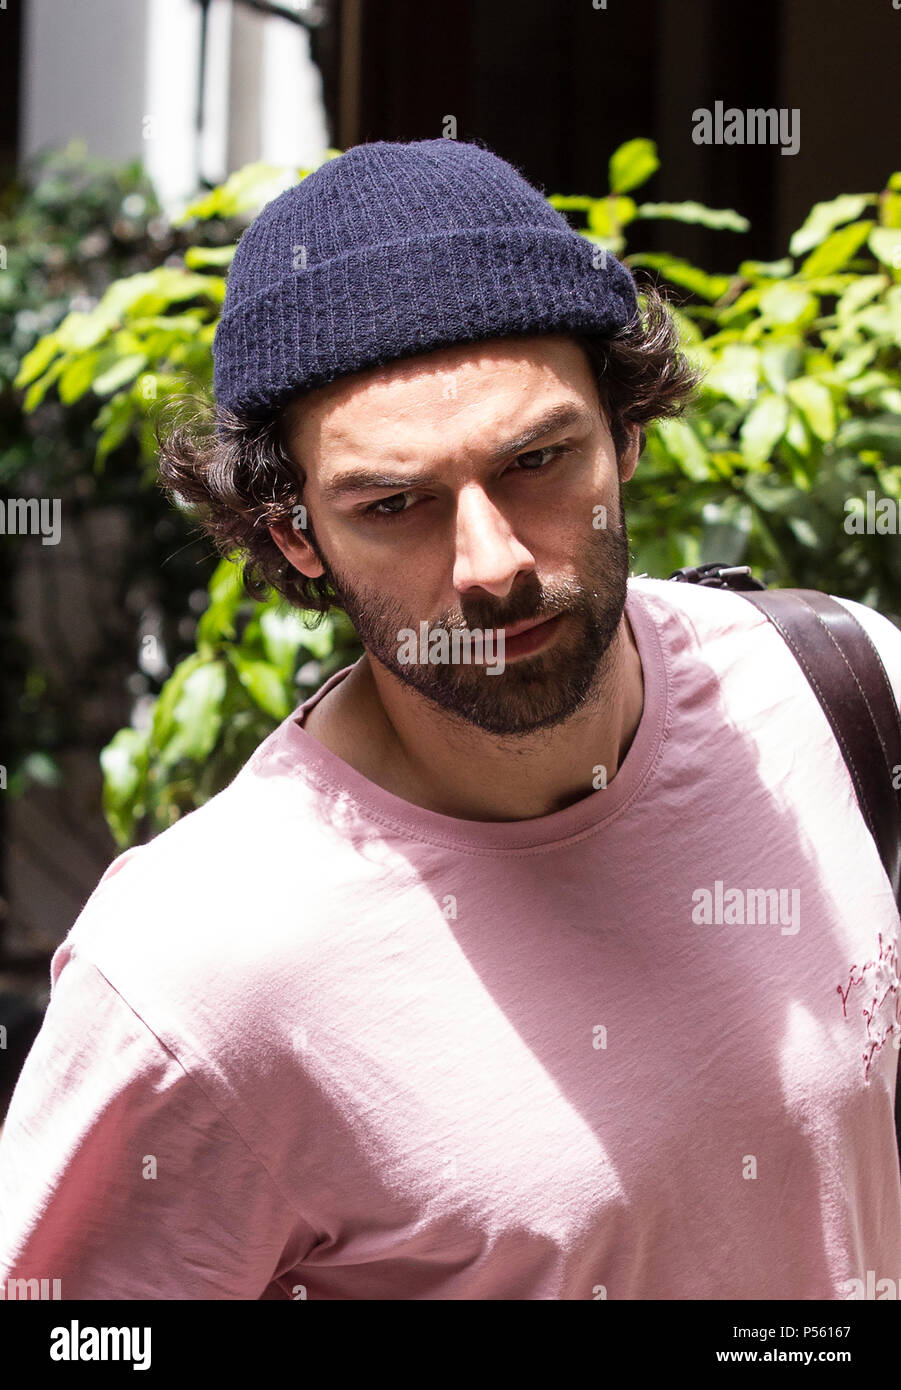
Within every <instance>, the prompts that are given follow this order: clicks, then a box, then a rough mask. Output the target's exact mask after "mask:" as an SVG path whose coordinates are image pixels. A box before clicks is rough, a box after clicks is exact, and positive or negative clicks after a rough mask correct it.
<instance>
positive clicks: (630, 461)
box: [619, 425, 645, 483]
mask: <svg viewBox="0 0 901 1390" xmlns="http://www.w3.org/2000/svg"><path fill="white" fill-rule="evenodd" d="M626 429H627V431H628V435H629V442H628V444H627V445H626V447H625V449H624V450H623V452H622V456H621V458H620V464H619V475H620V478H621V479H622V481H623V482H624V483H627V482H628V481H629V479H630V478H631V477H632V474H633V473H634V472H635V470H636V468H637V467H638V460H639V458H640V457H641V452H642V450H643V448H644V442H645V436H644V430H643V429H642V428H641V426H640V425H627V426H626Z"/></svg>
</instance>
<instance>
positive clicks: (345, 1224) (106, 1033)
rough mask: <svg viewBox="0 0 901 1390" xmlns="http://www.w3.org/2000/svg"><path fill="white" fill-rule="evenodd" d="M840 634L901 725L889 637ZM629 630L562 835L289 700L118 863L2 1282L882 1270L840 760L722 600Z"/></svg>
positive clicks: (855, 878)
mask: <svg viewBox="0 0 901 1390" xmlns="http://www.w3.org/2000/svg"><path fill="white" fill-rule="evenodd" d="M848 606H849V607H850V608H851V609H852V611H853V612H854V613H855V614H856V616H857V617H858V618H859V619H860V620H861V622H863V623H864V625H865V626H866V627H867V629H868V630H869V632H870V634H871V636H872V637H873V639H874V641H875V642H876V645H877V646H878V648H879V650H880V652H881V654H882V657H883V660H884V662H885V665H886V667H887V669H888V671H889V674H890V676H891V679H892V682H893V685H894V687H895V691H896V695H899V696H901V632H899V631H897V630H896V629H895V628H894V627H893V626H892V625H891V624H890V623H889V622H888V621H887V620H886V619H885V618H883V617H881V616H880V615H878V614H875V613H873V612H871V611H870V610H869V609H865V608H863V607H861V606H860V605H858V604H853V603H849V605H848ZM628 613H629V617H630V620H631V622H632V625H633V629H634V632H635V636H636V640H637V642H638V646H639V650H640V654H641V659H642V665H643V668H644V680H645V705H644V710H643V713H642V717H641V721H640V724H639V727H638V730H637V733H636V736H635V739H634V742H633V743H632V746H631V748H630V749H629V752H628V755H627V757H626V758H625V760H624V762H623V764H622V767H621V769H620V770H619V772H618V773H617V775H616V776H615V778H613V779H612V780H611V781H610V782H609V785H608V786H607V787H606V788H603V787H599V789H598V790H596V791H592V792H590V794H589V795H587V796H586V797H585V798H584V799H583V800H581V801H579V802H577V803H575V804H574V805H571V806H569V807H567V808H566V809H565V810H562V811H558V812H556V813H554V814H552V815H549V816H543V817H541V818H538V819H533V820H524V821H516V822H495V823H482V822H473V821H463V820H456V819H453V818H450V817H447V816H443V815H438V814H435V813H433V812H429V811H425V810H421V809H419V808H417V807H415V806H412V805H410V804H409V803H408V802H406V801H404V800H402V799H401V798H399V797H396V796H393V795H391V794H389V793H387V792H385V791H383V790H381V789H380V788H379V787H377V786H375V785H374V784H373V783H372V782H370V781H369V780H368V779H366V778H365V777H363V776H361V775H360V774H358V773H357V772H355V771H354V770H353V769H351V768H350V767H349V766H348V765H347V764H346V763H344V762H343V761H342V760H341V759H339V758H338V757H336V756H335V755H334V754H332V753H331V752H329V751H328V750H327V749H326V748H324V747H323V746H322V745H321V744H320V743H319V742H318V741H317V740H315V739H314V738H313V737H312V736H311V735H310V734H308V733H306V732H305V731H304V729H303V728H302V727H301V722H300V721H301V717H302V713H303V711H304V710H305V709H306V708H309V707H310V706H311V705H312V704H313V703H314V701H315V699H316V698H318V697H317V696H314V697H313V698H312V699H311V700H309V701H308V702H307V704H306V705H305V706H302V707H301V712H300V713H297V712H295V714H294V715H293V716H291V717H290V718H288V719H287V720H285V722H284V723H283V724H282V725H281V726H280V727H279V728H278V729H277V730H276V731H275V733H274V734H272V736H271V737H270V738H268V739H267V740H266V741H265V742H264V743H263V744H262V745H261V746H260V748H259V749H258V750H257V752H256V753H255V754H254V756H253V757H252V758H251V760H250V761H249V763H248V764H247V765H246V766H245V767H244V768H243V770H242V771H241V772H240V774H239V775H238V776H237V778H236V779H235V781H234V782H233V783H232V784H231V785H230V786H229V787H228V788H227V789H226V790H225V791H224V792H222V793H221V794H220V795H219V796H217V797H215V798H214V799H213V800H212V801H211V802H209V803H208V804H207V805H206V806H204V807H203V808H202V809H201V810H199V811H196V812H195V813H193V814H192V815H189V816H187V817H186V818H185V819H184V820H182V821H181V822H179V823H178V824H177V825H175V826H174V827H173V828H172V829H171V830H168V831H166V832H165V833H164V834H162V835H160V836H159V837H158V838H157V839H155V840H154V841H153V842H152V843H150V844H149V845H146V846H143V847H141V848H139V849H137V850H131V851H129V852H127V853H126V854H125V855H123V856H121V857H120V858H119V859H118V860H116V862H115V863H114V864H113V865H111V867H110V869H109V870H108V871H107V873H106V874H105V875H104V878H103V880H102V881H101V883H100V885H99V886H98V888H97V889H96V891H95V892H94V894H93V896H92V897H91V899H90V901H89V902H88V904H87V906H86V907H85V909H84V911H83V913H82V915H81V916H80V917H79V919H78V921H77V922H76V923H75V925H74V927H73V928H72V930H71V931H70V933H69V935H68V937H67V938H66V940H65V941H64V942H63V944H62V945H61V946H60V947H59V948H58V950H57V952H56V954H55V956H54V958H53V965H52V985H53V988H52V996H51V1002H50V1006H49V1009H48V1012H47V1016H46V1020H45V1022H44V1025H43V1027H42V1029H41V1032H40V1035H39V1036H38V1039H37V1041H36V1042H35V1045H34V1047H33V1049H32V1051H31V1053H30V1055H29V1057H28V1060H27V1062H26V1064H25V1067H24V1070H23V1072H22V1074H21V1078H20V1080H19V1083H18V1086H17V1088H16V1091H15V1094H14V1097H13V1100H12V1105H11V1108H10V1110H9V1114H8V1118H7V1121H6V1126H5V1130H4V1133H3V1137H2V1140H0V1209H2V1228H0V1286H2V1287H5V1286H6V1281H7V1279H8V1278H11V1277H16V1278H34V1279H41V1278H46V1279H53V1278H59V1279H60V1281H61V1294H62V1297H63V1299H79V1298H84V1299H99V1298H111V1299H140V1298H150V1299H204V1298H207V1299H299V1298H311V1299H598V1298H604V1297H606V1298H610V1299H654V1298H665V1299H691V1298H699V1299H733V1298H735V1299H757V1298H760V1299H789V1298H802V1299H818V1298H826V1299H835V1298H839V1299H840V1298H845V1297H848V1296H849V1294H851V1293H852V1292H853V1290H854V1289H855V1287H856V1286H855V1285H853V1284H851V1283H850V1282H848V1281H853V1280H860V1281H862V1286H863V1285H865V1284H866V1283H867V1279H868V1273H869V1275H870V1281H869V1287H870V1288H871V1289H872V1288H873V1287H874V1283H876V1282H878V1281H882V1280H892V1281H897V1280H898V1279H899V1278H901V1179H899V1170H898V1155H897V1153H896V1149H895V1138H894V1130H893V1120H892V1107H893V1097H894V1088H895V1075H896V1069H897V1066H898V1056H899V1053H898V1050H897V1044H898V1040H899V1037H901V989H899V980H898V969H897V961H898V955H897V952H898V934H899V922H898V913H897V909H896V907H895V903H894V900H893V898H892V893H891V889H890V885H889V882H888V879H887V877H886V875H885V873H884V871H883V869H882V865H881V863H880V861H879V857H878V854H877V852H876V849H875V846H874V844H873V842H872V840H871V838H870V836H869V834H868V832H867V829H866V826H865V825H864V822H863V819H862V818H861V816H860V814H859V812H858V809H857V804H856V801H855V797H854V792H853V788H852V785H851V782H850V779H849V777H848V774H847V772H846V769H845V766H844V763H843V761H842V757H841V754H840V752H839V750H838V748H837V746H836V743H835V741H834V739H833V736H832V733H831V731H830V729H829V726H828V724H827V722H826V719H825V716H824V715H823V714H822V712H821V710H820V707H819V705H818V703H817V701H816V698H815V696H814V695H813V693H812V692H811V690H810V688H809V686H808V684H807V681H806V679H805V677H804V675H803V674H802V672H801V670H800V668H799V667H798V665H797V664H796V662H795V659H794V658H793V656H792V655H791V653H790V652H789V651H788V649H787V647H786V646H785V645H784V644H783V642H782V639H781V638H780V637H779V635H778V633H777V632H776V631H775V629H774V628H773V627H772V626H771V625H769V624H768V623H767V621H766V619H765V618H764V617H763V616H762V615H761V614H760V613H759V612H757V610H755V609H754V608H753V607H752V606H751V605H750V604H748V603H746V602H745V600H744V599H742V598H741V597H739V596H738V595H735V594H729V593H723V592H719V591H710V590H706V589H701V588H697V587H693V586H690V585H679V584H672V583H668V582H666V583H665V582H661V581H659V580H652V579H647V578H640V579H633V580H630V583H629V600H628ZM347 669H350V668H347ZM345 674H346V671H342V672H339V673H337V674H336V675H335V676H333V677H332V679H331V680H330V681H329V682H328V683H327V685H326V686H325V687H324V689H327V688H329V687H330V686H331V685H333V684H334V683H335V682H336V681H338V680H341V679H343V677H344V675H345ZM320 693H321V692H320ZM896 1287H897V1286H896ZM0 1296H2V1295H0ZM870 1296H871V1297H872V1296H873V1295H872V1293H871V1294H870Z"/></svg>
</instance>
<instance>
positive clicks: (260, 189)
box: [175, 162, 298, 227]
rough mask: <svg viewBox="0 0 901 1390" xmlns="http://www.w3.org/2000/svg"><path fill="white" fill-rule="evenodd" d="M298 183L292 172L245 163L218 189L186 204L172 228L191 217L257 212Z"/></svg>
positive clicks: (265, 165)
mask: <svg viewBox="0 0 901 1390" xmlns="http://www.w3.org/2000/svg"><path fill="white" fill-rule="evenodd" d="M297 181H298V179H297V171H296V170H295V169H286V168H284V167H282V166H280V165H277V164H266V163H263V162H259V163H256V164H245V165H244V166H243V168H241V169H237V170H236V171H235V172H234V173H233V174H230V175H229V177H228V178H227V179H226V180H225V183H223V184H220V185H219V187H218V188H214V189H213V190H212V192H210V193H206V194H204V196H203V197H202V198H197V199H195V201H194V202H192V203H189V204H188V206H187V207H186V208H185V210H184V212H183V213H182V214H181V216H180V217H177V218H176V219H175V225H176V226H177V227H179V226H183V225H184V223H185V222H189V221H190V220H191V219H192V218H194V217H199V218H207V217H223V218H229V217H240V216H242V215H243V214H244V213H254V212H258V211H259V210H260V209H261V208H262V207H263V206H264V205H265V204H266V203H268V202H270V201H271V200H272V199H273V198H275V197H277V196H278V194H279V193H283V192H284V191H285V189H287V188H291V187H292V186H293V185H294V184H295V183H297Z"/></svg>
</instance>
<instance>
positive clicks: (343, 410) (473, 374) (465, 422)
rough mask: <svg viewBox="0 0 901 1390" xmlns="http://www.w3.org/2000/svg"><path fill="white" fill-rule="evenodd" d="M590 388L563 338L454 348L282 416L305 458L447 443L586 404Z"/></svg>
mask: <svg viewBox="0 0 901 1390" xmlns="http://www.w3.org/2000/svg"><path fill="white" fill-rule="evenodd" d="M593 381H594V378H593V375H592V371H591V367H590V364H589V361H588V358H587V356H586V354H585V352H584V350H583V349H582V347H581V346H580V345H579V343H578V342H576V341H575V340H574V339H573V338H572V337H569V336H567V335H564V334H545V335H540V336H534V337H521V338H500V339H491V340H490V341H487V342H479V343H463V344H455V345H454V346H453V347H451V348H441V349H438V350H437V351H435V352H429V353H423V354H421V355H419V356H416V357H412V358H404V359H402V360H401V361H398V362H389V363H386V364H384V365H381V366H377V367H374V368H369V369H367V370H366V371H364V372H359V373H355V374H354V375H353V376H349V377H344V378H341V379H340V380H339V381H336V382H332V383H330V384H329V385H328V386H325V387H321V388H319V389H318V390H315V391H311V392H307V393H306V394H305V395H303V396H301V397H299V398H298V399H297V400H295V401H293V402H291V404H290V405H289V406H288V407H287V408H286V411H285V424H286V432H287V436H288V438H289V440H290V441H291V442H292V443H293V444H295V445H297V446H300V445H303V447H304V451H305V452H308V451H310V450H311V449H312V450H316V449H317V448H319V449H322V450H327V451H329V452H331V451H332V449H334V448H339V447H341V446H345V445H346V446H351V447H355V448H358V447H360V446H362V445H367V446H369V447H371V446H372V445H374V444H376V443H378V442H379V441H390V440H392V439H393V437H394V436H397V435H400V436H403V437H406V438H409V437H410V436H411V434H412V433H418V434H421V435H422V436H423V438H425V437H427V436H431V435H433V434H434V435H436V436H438V437H441V438H443V439H444V441H445V443H446V442H447V439H448V437H449V435H450V433H451V432H453V434H454V436H455V437H461V436H463V435H465V434H466V433H467V432H468V431H469V430H470V429H485V428H490V427H491V426H492V425H493V424H496V425H497V427H498V428H504V427H505V426H507V425H509V424H511V423H516V422H518V421H519V420H521V417H522V412H523V410H526V409H531V408H533V407H535V408H537V406H538V405H539V404H540V403H541V404H548V403H550V402H551V401H552V400H553V402H557V401H560V402H565V401H573V402H582V403H583V404H584V403H585V402H586V400H587V401H588V402H589V403H591V402H592V401H593V399H594V394H595V393H594V389H593Z"/></svg>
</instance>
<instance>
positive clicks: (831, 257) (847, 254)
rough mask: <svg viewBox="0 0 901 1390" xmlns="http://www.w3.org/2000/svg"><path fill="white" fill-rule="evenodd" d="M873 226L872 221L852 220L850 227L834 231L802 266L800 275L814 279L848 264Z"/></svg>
mask: <svg viewBox="0 0 901 1390" xmlns="http://www.w3.org/2000/svg"><path fill="white" fill-rule="evenodd" d="M872 228H873V223H872V222H852V224H851V226H850V227H842V228H841V230H840V231H837V232H832V233H831V235H830V236H827V237H826V239H825V241H822V242H820V245H819V246H818V247H817V248H816V250H815V251H814V252H812V253H811V255H809V256H808V257H807V260H806V261H805V262H804V263H803V265H802V266H801V269H800V271H799V272H798V273H799V275H802V276H806V277H807V278H808V279H811V280H812V279H813V278H814V277H815V276H818V275H831V274H832V273H833V271H836V270H840V269H841V267H842V266H843V265H847V263H848V261H849V260H850V259H851V257H852V256H853V255H854V254H855V253H856V252H857V251H858V250H859V249H860V247H861V246H862V245H863V243H864V242H865V241H866V239H867V237H868V236H869V234H870V232H871V230H872Z"/></svg>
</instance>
